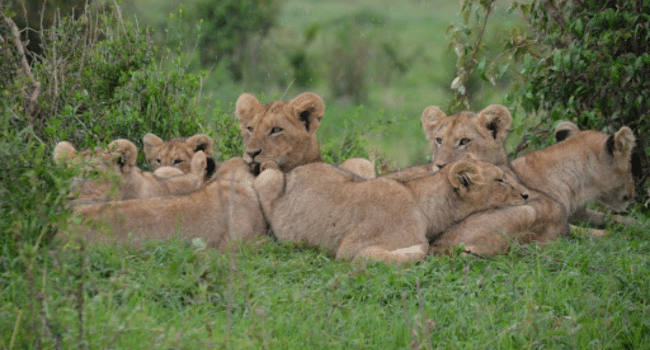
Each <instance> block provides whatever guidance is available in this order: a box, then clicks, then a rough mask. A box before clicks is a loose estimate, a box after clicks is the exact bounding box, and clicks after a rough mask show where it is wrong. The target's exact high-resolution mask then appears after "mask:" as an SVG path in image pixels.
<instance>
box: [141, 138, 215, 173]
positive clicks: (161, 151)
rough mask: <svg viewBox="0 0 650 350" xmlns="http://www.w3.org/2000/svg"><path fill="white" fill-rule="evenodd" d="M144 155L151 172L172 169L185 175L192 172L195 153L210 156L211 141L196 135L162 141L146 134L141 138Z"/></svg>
mask: <svg viewBox="0 0 650 350" xmlns="http://www.w3.org/2000/svg"><path fill="white" fill-rule="evenodd" d="M142 142H143V144H144V155H145V158H147V161H148V162H149V163H150V164H151V169H152V170H157V169H158V168H160V167H174V168H178V169H180V170H181V171H182V172H183V173H185V174H187V173H189V172H190V171H191V170H192V164H191V163H192V156H193V155H194V153H196V152H197V151H203V152H204V153H205V154H206V155H207V156H211V155H212V139H211V138H210V137H209V136H208V135H204V134H197V135H194V136H192V137H188V138H182V137H177V138H175V139H171V140H169V141H166V142H165V141H163V140H162V139H161V138H160V137H158V136H156V135H154V134H151V133H149V134H146V135H144V137H143V138H142Z"/></svg>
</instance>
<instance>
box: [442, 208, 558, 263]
mask: <svg viewBox="0 0 650 350" xmlns="http://www.w3.org/2000/svg"><path fill="white" fill-rule="evenodd" d="M567 233H568V225H567V222H566V216H565V215H564V211H563V210H562V207H561V206H560V205H559V204H558V203H556V202H554V201H551V200H549V199H546V198H537V199H536V200H533V201H530V202H528V203H526V204H524V205H517V206H511V207H505V208H500V209H494V210H488V211H485V212H481V213H478V214H474V215H470V216H469V217H468V218H466V219H465V220H463V221H462V222H460V223H459V224H457V225H455V226H454V227H452V228H450V229H449V230H447V231H445V232H444V233H443V234H442V235H441V236H440V237H438V238H437V239H435V240H434V241H433V242H431V247H430V249H429V254H433V255H441V254H449V253H451V252H452V251H453V249H454V247H457V246H459V245H461V244H464V245H465V252H466V253H471V254H477V255H480V256H489V255H495V254H499V253H503V252H505V251H507V250H508V249H509V247H510V244H511V242H517V243H528V242H531V241H538V242H542V243H543V242H548V241H551V240H553V239H555V238H557V237H558V236H561V235H564V234H567Z"/></svg>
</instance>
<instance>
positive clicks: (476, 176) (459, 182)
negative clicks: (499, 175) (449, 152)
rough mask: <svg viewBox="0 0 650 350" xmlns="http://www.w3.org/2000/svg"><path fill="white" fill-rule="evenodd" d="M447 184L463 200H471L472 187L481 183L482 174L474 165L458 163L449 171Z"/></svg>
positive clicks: (464, 162)
mask: <svg viewBox="0 0 650 350" xmlns="http://www.w3.org/2000/svg"><path fill="white" fill-rule="evenodd" d="M447 176H448V179H449V183H450V184H451V186H452V187H453V188H454V189H455V190H456V192H458V195H459V196H460V197H461V198H463V199H464V200H470V199H472V198H471V197H473V196H472V189H471V187H472V185H476V184H481V183H482V182H483V174H482V173H481V169H480V168H479V167H478V166H477V165H476V163H472V162H467V161H458V162H456V163H454V164H453V165H452V166H451V168H450V169H449V174H448V175H447Z"/></svg>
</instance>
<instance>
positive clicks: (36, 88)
mask: <svg viewBox="0 0 650 350" xmlns="http://www.w3.org/2000/svg"><path fill="white" fill-rule="evenodd" d="M2 17H4V20H5V22H6V23H7V25H8V26H9V29H10V30H11V34H12V35H13V38H14V43H15V45H16V49H17V50H18V53H19V54H20V63H21V65H22V70H23V72H24V73H25V76H26V77H27V79H29V80H30V84H31V85H32V86H33V90H32V93H31V96H28V97H27V102H28V104H27V108H26V109H25V111H26V112H27V116H28V118H29V126H30V127H33V126H34V116H33V113H34V110H35V109H36V102H37V101H38V96H39V95H40V94H41V83H40V82H39V81H38V80H36V79H35V78H34V75H33V74H32V69H31V68H30V67H29V63H28V62H27V55H26V54H25V48H24V46H23V43H22V41H21V40H20V32H19V31H18V27H17V26H16V23H14V21H13V20H11V18H9V17H7V15H5V14H4V13H3V14H2ZM3 41H4V40H3Z"/></svg>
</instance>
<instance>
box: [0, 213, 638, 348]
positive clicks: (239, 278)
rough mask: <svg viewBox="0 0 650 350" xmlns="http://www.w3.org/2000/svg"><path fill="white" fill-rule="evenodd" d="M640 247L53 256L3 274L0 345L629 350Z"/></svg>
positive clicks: (279, 248)
mask: <svg viewBox="0 0 650 350" xmlns="http://www.w3.org/2000/svg"><path fill="white" fill-rule="evenodd" d="M649 250H650V233H649V231H648V224H647V223H644V224H642V225H640V226H639V227H631V228H621V227H615V228H612V229H610V230H608V234H607V235H606V236H605V237H603V238H594V237H589V236H586V235H584V234H582V233H575V234H574V235H573V236H572V237H570V238H565V239H559V240H557V241H555V242H552V243H551V244H549V245H547V246H546V247H543V248H540V247H536V246H523V247H513V250H512V252H510V253H508V254H505V255H502V256H497V257H494V258H492V259H487V260H485V259H479V258H473V257H470V258H446V257H444V258H434V257H429V258H428V259H427V260H426V261H423V262H421V263H417V264H414V265H408V266H403V267H398V266H394V265H385V264H383V263H368V264H355V263H349V262H346V261H339V260H334V259H333V258H332V257H331V256H327V255H324V254H321V253H319V252H318V251H316V250H313V249H306V248H304V247H300V246H296V245H293V244H280V243H277V242H273V241H271V240H270V239H263V240H261V241H259V242H256V243H254V244H249V245H246V246H243V247H238V248H237V249H236V251H234V252H233V253H232V254H228V253H227V254H220V253H218V252H216V251H214V250H197V249H194V248H193V247H192V246H189V245H186V244H183V243H179V242H168V243H151V244H149V245H147V246H146V247H143V248H140V249H136V248H125V249H122V248H119V249H116V247H114V246H98V247H92V248H86V249H85V250H83V251H79V250H78V249H76V248H74V247H71V246H67V247H57V248H56V249H53V250H51V251H50V252H48V253H47V256H46V257H43V261H41V262H40V263H37V264H36V265H34V268H33V269H32V270H31V271H26V272H25V273H23V274H17V273H5V274H3V275H2V276H1V280H2V286H3V288H2V293H1V294H0V300H1V305H2V306H1V307H0V316H2V317H0V330H1V332H0V333H1V334H2V337H1V338H0V340H1V341H0V346H1V347H3V348H11V347H10V346H9V345H10V344H11V341H12V335H13V334H14V329H17V330H18V331H17V332H16V338H15V339H14V340H13V341H14V342H13V344H14V348H26V347H31V346H34V345H35V342H36V341H37V339H40V340H41V341H42V345H43V347H44V348H55V347H56V346H57V344H58V345H60V346H62V347H63V348H74V347H80V348H86V347H88V348H115V349H124V348H129V349H163V348H164V349H168V348H187V349H193V348H206V347H207V348H231V349H249V348H270V349H296V348H307V349H351V348H354V349H357V348H365V349H407V348H413V347H415V348H425V349H426V348H448V349H456V348H460V349H471V348H490V349H522V348H525V349H532V348H570V349H605V348H613V349H621V348H630V349H632V348H634V349H641V348H647V347H648V346H650V290H649V289H648V288H647V286H648V285H650V275H649V274H648V273H647V272H648V271H649V269H650V263H649V260H648V251H649ZM6 263H7V262H5V264H6ZM80 295H81V296H82V298H81V299H79V296H80ZM80 300H81V302H80ZM80 316H81V317H80ZM80 319H81V320H83V321H82V322H81V326H82V328H83V329H82V332H83V335H80V332H79V329H80V322H79V320H80ZM44 325H46V326H44ZM30 345H31V346H30ZM412 345H414V346H413V347H412Z"/></svg>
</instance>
